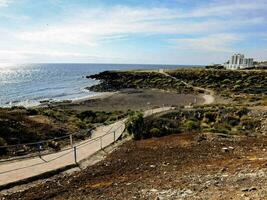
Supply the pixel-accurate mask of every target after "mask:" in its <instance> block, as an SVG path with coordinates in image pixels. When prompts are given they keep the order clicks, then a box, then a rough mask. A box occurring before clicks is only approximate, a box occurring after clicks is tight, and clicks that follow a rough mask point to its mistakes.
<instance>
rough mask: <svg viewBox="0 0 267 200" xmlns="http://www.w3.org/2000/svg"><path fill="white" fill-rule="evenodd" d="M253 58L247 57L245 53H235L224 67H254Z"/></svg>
mask: <svg viewBox="0 0 267 200" xmlns="http://www.w3.org/2000/svg"><path fill="white" fill-rule="evenodd" d="M253 66H254V65H253V58H245V56H244V55H243V54H234V55H233V56H232V57H231V58H230V60H228V61H227V62H226V63H225V64H224V67H225V68H226V69H246V68H251V67H253Z"/></svg>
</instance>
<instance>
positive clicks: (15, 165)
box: [0, 107, 172, 187]
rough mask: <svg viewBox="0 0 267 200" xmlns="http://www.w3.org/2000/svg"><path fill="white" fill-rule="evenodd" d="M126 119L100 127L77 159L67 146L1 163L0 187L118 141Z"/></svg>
mask: <svg viewBox="0 0 267 200" xmlns="http://www.w3.org/2000/svg"><path fill="white" fill-rule="evenodd" d="M170 109H172V108H171V107H164V108H157V109H153V110H148V111H145V113H144V116H149V115H151V114H154V113H159V112H162V111H166V110H170ZM125 122H126V119H124V120H121V121H118V122H116V123H114V124H112V125H109V126H101V127H98V128H97V129H96V130H95V131H94V132H93V134H92V139H88V140H85V141H83V142H80V143H78V144H75V146H76V159H75V156H74V148H67V149H65V150H62V151H60V152H57V153H52V154H49V155H45V156H42V157H41V158H40V157H35V158H29V159H25V160H20V161H13V162H8V163H2V164H0V187H1V186H3V185H7V184H10V183H14V182H18V181H22V180H26V179H28V178H31V177H35V176H38V175H41V174H44V173H47V172H52V171H55V170H58V169H62V168H64V167H66V166H73V165H74V164H75V160H76V162H80V161H82V160H84V159H86V158H88V157H89V156H91V155H93V154H94V153H96V152H98V151H99V150H101V148H105V147H107V146H109V145H110V144H112V143H113V142H114V141H116V140H117V139H118V138H119V137H120V136H121V135H122V133H123V132H124V130H125Z"/></svg>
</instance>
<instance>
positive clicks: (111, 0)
mask: <svg viewBox="0 0 267 200" xmlns="http://www.w3.org/2000/svg"><path fill="white" fill-rule="evenodd" d="M233 53H243V54H245V56H247V57H253V58H255V59H256V60H267V0H253V1H252V0H0V63H136V64H137V63H139V64H194V65H205V64H211V63H223V62H224V61H226V60H227V59H228V58H229V57H230V56H231V55H232V54H233Z"/></svg>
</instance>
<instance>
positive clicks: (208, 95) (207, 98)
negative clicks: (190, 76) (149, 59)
mask: <svg viewBox="0 0 267 200" xmlns="http://www.w3.org/2000/svg"><path fill="white" fill-rule="evenodd" d="M158 72H159V73H161V74H163V75H165V76H168V77H171V78H173V79H175V80H178V81H180V80H179V79H177V78H176V77H173V76H171V75H169V74H168V73H166V72H164V69H159V71H158ZM181 82H182V83H183V84H185V85H186V86H188V87H192V88H193V89H194V90H198V91H203V92H204V93H205V94H204V95H203V98H204V103H203V104H212V103H214V101H215V97H214V94H215V93H214V91H213V90H210V89H206V88H202V87H196V86H193V85H191V84H189V83H186V82H185V81H181Z"/></svg>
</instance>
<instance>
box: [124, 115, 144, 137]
mask: <svg viewBox="0 0 267 200" xmlns="http://www.w3.org/2000/svg"><path fill="white" fill-rule="evenodd" d="M143 127H144V117H143V114H142V113H135V114H134V115H132V116H130V117H129V120H128V122H127V123H126V128H127V130H128V132H129V133H130V134H132V135H133V137H134V139H136V140H140V139H141V138H142V137H143V134H142V133H143Z"/></svg>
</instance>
